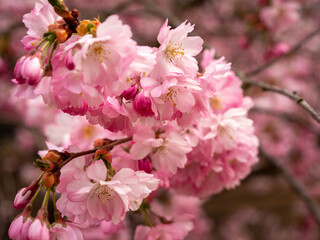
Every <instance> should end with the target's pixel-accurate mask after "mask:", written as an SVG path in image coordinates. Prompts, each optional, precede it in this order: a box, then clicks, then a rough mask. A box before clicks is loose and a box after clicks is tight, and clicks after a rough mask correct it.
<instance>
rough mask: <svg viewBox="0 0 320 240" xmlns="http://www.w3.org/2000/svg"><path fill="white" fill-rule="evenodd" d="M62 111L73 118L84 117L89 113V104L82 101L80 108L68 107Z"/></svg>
mask: <svg viewBox="0 0 320 240" xmlns="http://www.w3.org/2000/svg"><path fill="white" fill-rule="evenodd" d="M62 111H63V112H65V113H68V114H70V115H72V116H77V115H80V116H83V115H85V114H86V113H87V111H88V104H87V102H86V101H85V100H84V99H83V100H82V105H81V106H79V107H75V106H67V107H65V108H62Z"/></svg>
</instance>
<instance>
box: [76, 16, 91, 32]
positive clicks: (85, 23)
mask: <svg viewBox="0 0 320 240" xmlns="http://www.w3.org/2000/svg"><path fill="white" fill-rule="evenodd" d="M90 23H91V21H90V20H86V19H85V20H82V21H81V22H80V24H79V25H78V26H77V28H76V31H77V33H78V34H79V35H80V36H84V35H86V34H87V31H88V28H87V27H88V25H89V24H90Z"/></svg>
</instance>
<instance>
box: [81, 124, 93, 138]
mask: <svg viewBox="0 0 320 240" xmlns="http://www.w3.org/2000/svg"><path fill="white" fill-rule="evenodd" d="M82 131H83V135H84V138H85V139H88V138H91V137H92V135H93V134H94V132H95V128H94V127H93V126H90V125H87V126H85V127H83V128H82Z"/></svg>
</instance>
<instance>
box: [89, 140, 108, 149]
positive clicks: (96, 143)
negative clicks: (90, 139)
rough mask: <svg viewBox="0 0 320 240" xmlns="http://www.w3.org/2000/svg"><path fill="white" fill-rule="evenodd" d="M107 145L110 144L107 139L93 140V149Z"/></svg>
mask: <svg viewBox="0 0 320 240" xmlns="http://www.w3.org/2000/svg"><path fill="white" fill-rule="evenodd" d="M109 143H111V141H110V140H109V139H103V138H99V139H96V140H94V143H93V146H94V147H95V148H98V147H103V146H105V145H107V144H109Z"/></svg>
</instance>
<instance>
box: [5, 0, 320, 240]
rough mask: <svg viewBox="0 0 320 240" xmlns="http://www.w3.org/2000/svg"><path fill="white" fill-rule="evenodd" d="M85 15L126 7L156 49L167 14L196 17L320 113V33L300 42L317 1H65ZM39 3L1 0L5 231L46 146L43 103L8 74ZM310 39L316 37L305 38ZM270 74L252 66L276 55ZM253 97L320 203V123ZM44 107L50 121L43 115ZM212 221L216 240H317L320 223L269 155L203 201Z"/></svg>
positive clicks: (226, 48) (260, 129) (253, 92)
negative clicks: (33, 101)
mask: <svg viewBox="0 0 320 240" xmlns="http://www.w3.org/2000/svg"><path fill="white" fill-rule="evenodd" d="M65 2H66V4H67V5H68V6H69V8H70V9H73V8H76V9H78V10H79V12H80V19H85V18H89V19H93V18H94V17H99V18H100V19H101V20H103V19H105V18H106V17H107V16H109V15H111V14H119V15H120V17H121V19H122V20H123V21H124V22H125V23H126V24H128V25H130V26H131V29H132V32H133V35H134V36H133V38H134V39H135V40H136V41H137V42H138V44H140V45H149V46H158V43H157V40H156V36H157V34H158V31H159V29H160V27H161V25H162V24H163V22H164V20H165V19H166V18H168V19H169V23H170V24H171V26H177V25H179V24H180V23H181V22H183V21H185V20H188V21H190V22H191V23H193V24H195V30H194V32H193V34H194V35H199V36H201V37H202V38H203V39H204V41H205V47H206V48H213V49H215V51H216V54H217V56H225V58H226V61H228V62H231V63H232V68H233V69H234V70H235V71H237V73H240V74H246V73H249V74H247V75H249V76H250V79H251V80H253V81H261V82H265V83H268V84H273V85H276V86H280V87H283V88H287V89H289V90H290V91H295V92H297V93H298V94H299V95H301V96H303V98H304V99H305V100H307V101H308V102H309V103H310V104H311V105H312V106H313V107H314V108H315V110H316V111H318V112H320V106H319V102H320V101H319V100H320V95H319V92H320V79H319V74H318V71H319V64H320V34H319V35H317V33H318V32H319V30H318V32H316V34H314V35H312V36H311V38H310V41H306V42H305V43H303V44H300V45H297V43H299V42H300V41H301V40H303V39H305V38H306V37H307V36H310V33H313V32H315V31H317V29H319V21H320V2H319V1H316V0H292V1H286V0H282V1H280V0H273V1H269V0H157V1H155V0H135V1H134V0H128V1H126V0H91V1H86V0H66V1H65ZM33 5H34V2H33V1H32V0H11V1H7V0H0V111H1V114H0V133H1V135H0V136H1V137H0V159H1V160H0V238H1V239H8V236H7V230H8V227H9V225H10V222H11V221H12V219H13V218H14V217H15V216H16V215H17V214H18V212H17V211H15V210H14V208H13V199H14V196H15V194H16V192H17V190H19V189H20V188H21V187H23V186H26V185H28V184H29V183H30V182H31V181H32V180H33V179H34V178H36V176H37V175H38V173H39V172H37V169H36V168H34V167H33V165H32V162H33V161H34V160H35V159H36V158H37V157H38V156H37V152H38V150H40V149H45V137H44V135H43V132H42V131H41V127H40V126H41V119H39V122H38V123H37V121H28V119H29V117H28V116H32V115H34V114H35V112H39V111H42V110H41V109H38V108H37V106H35V105H34V106H33V107H32V108H30V107H29V108H28V109H29V111H28V112H27V113H26V111H25V109H26V105H27V103H26V102H25V101H23V100H17V99H14V98H12V87H13V84H12V83H11V79H12V77H13V68H14V65H15V62H16V60H17V59H18V58H19V57H20V56H22V55H23V54H25V51H24V49H23V47H22V44H21V43H20V40H21V39H22V37H23V36H24V35H25V33H26V29H25V28H24V25H23V23H22V21H21V20H22V16H23V14H25V13H27V12H29V11H30V10H31V9H32V8H33ZM308 40H309V39H308ZM297 46H298V48H297V51H295V52H293V53H292V54H289V55H288V56H285V57H281V59H279V60H277V61H275V63H274V64H273V65H271V66H269V67H267V68H266V69H263V71H261V72H259V73H256V72H253V70H255V69H259V68H260V66H263V65H265V64H266V63H268V62H270V61H273V60H274V59H277V58H278V57H280V56H282V55H283V54H285V53H286V52H288V51H290V49H292V48H293V47H297ZM244 91H245V94H246V95H249V96H251V97H252V98H253V99H254V103H255V106H254V107H253V108H252V110H251V111H250V117H251V118H252V119H254V121H255V128H256V134H257V135H258V137H259V140H260V144H261V148H263V150H264V152H265V153H267V154H268V155H269V156H271V157H272V160H275V161H277V162H279V163H281V166H284V167H285V169H286V170H287V171H289V172H290V173H292V176H294V178H295V179H296V180H297V181H299V182H300V183H302V184H303V186H304V188H305V190H306V191H307V193H308V194H309V195H310V196H311V197H312V198H313V199H314V200H315V201H316V202H317V203H320V179H319V178H320V161H319V156H320V155H319V153H320V148H319V146H320V134H319V133H320V132H319V125H318V124H317V123H316V122H315V121H314V120H313V119H312V118H311V117H310V116H309V115H308V114H307V113H306V112H305V111H303V110H302V109H301V108H300V107H299V106H298V105H297V104H296V103H295V102H294V101H292V100H290V99H288V98H286V97H284V96H282V95H280V94H276V93H272V92H269V91H263V89H260V88H256V87H253V86H250V85H244ZM46 114H47V113H46V112H45V111H43V116H42V117H44V118H50V116H46ZM203 208H204V210H205V213H206V215H207V216H208V218H209V219H210V224H209V225H210V237H209V239H218V240H220V239H221V240H251V239H252V240H256V239H257V240H264V239H268V240H292V239H293V240H295V239H297V240H299V239H304V240H316V239H319V238H320V232H319V231H320V228H319V225H318V224H317V222H316V221H315V220H314V218H313V214H312V213H311V212H310V211H309V209H308V208H307V207H306V204H305V201H304V200H303V199H302V198H301V196H300V195H299V194H297V193H296V192H295V191H294V189H293V188H292V186H291V184H290V183H288V181H287V179H286V178H285V177H284V174H283V172H282V171H281V169H279V167H277V165H275V164H274V163H273V162H272V161H270V159H268V158H266V157H265V156H263V155H262V156H261V158H260V162H259V163H258V164H257V165H255V166H254V168H253V170H252V173H251V174H250V175H249V176H248V177H247V178H246V179H245V180H244V181H243V182H242V184H241V185H240V186H238V187H236V188H235V189H230V190H224V191H223V192H222V193H219V194H217V195H214V196H212V197H211V198H210V199H207V200H206V201H204V203H203Z"/></svg>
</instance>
